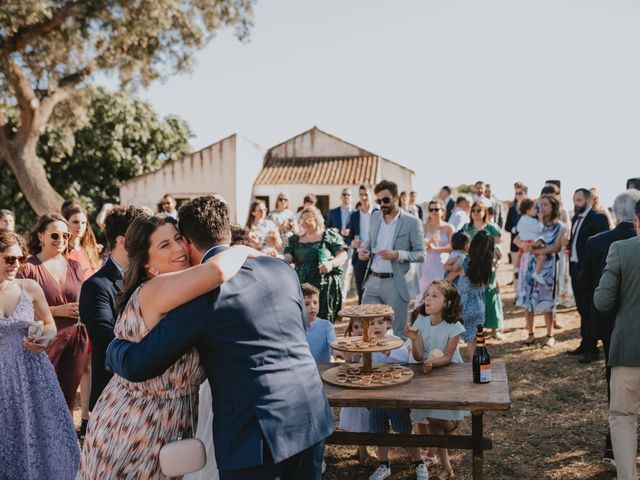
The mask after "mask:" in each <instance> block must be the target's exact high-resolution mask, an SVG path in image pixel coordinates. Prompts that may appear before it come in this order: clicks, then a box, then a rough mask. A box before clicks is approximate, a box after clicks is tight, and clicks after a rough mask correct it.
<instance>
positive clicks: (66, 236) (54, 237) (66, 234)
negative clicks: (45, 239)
mask: <svg viewBox="0 0 640 480" xmlns="http://www.w3.org/2000/svg"><path fill="white" fill-rule="evenodd" d="M60 236H62V238H63V239H64V240H69V239H70V238H71V234H70V233H69V232H62V233H58V232H53V233H51V234H50V235H49V237H50V238H51V240H53V241H54V242H55V241H56V240H58V239H59V238H60Z"/></svg>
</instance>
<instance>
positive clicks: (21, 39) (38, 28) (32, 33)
mask: <svg viewBox="0 0 640 480" xmlns="http://www.w3.org/2000/svg"><path fill="white" fill-rule="evenodd" d="M82 3H83V2H82V1H81V0H76V1H71V2H69V3H66V4H64V5H63V6H62V7H60V8H59V9H57V10H54V11H53V12H52V15H51V16H50V17H49V18H48V19H47V20H46V21H43V22H41V23H37V24H35V25H30V26H28V27H23V28H20V29H18V31H17V32H16V33H15V34H14V35H12V36H10V37H8V38H6V39H0V48H1V49H2V50H4V51H5V52H6V53H7V54H8V53H13V52H18V51H20V50H22V49H24V48H25V47H26V46H27V45H29V44H30V43H31V42H32V41H33V40H34V39H36V38H38V37H41V36H43V35H46V34H48V33H50V32H52V31H53V30H55V29H56V28H58V27H59V26H60V25H62V23H64V21H65V20H66V19H67V18H69V17H70V16H71V13H72V10H73V9H74V7H76V6H78V5H82Z"/></svg>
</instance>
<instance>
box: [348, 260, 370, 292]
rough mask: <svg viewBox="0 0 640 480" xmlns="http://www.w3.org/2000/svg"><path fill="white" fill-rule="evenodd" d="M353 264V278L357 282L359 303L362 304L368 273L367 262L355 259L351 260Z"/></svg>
mask: <svg viewBox="0 0 640 480" xmlns="http://www.w3.org/2000/svg"><path fill="white" fill-rule="evenodd" d="M351 262H352V263H353V277H354V278H355V280H356V290H358V303H362V297H363V295H364V276H365V275H366V273H367V265H368V263H369V262H368V261H367V260H360V259H359V258H357V257H356V258H354V259H352V260H351Z"/></svg>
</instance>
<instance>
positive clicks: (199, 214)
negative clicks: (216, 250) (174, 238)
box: [178, 195, 231, 252]
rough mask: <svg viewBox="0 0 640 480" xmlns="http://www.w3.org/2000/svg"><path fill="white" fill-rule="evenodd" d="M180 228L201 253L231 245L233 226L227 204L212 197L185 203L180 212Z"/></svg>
mask: <svg viewBox="0 0 640 480" xmlns="http://www.w3.org/2000/svg"><path fill="white" fill-rule="evenodd" d="M178 218H179V222H178V228H179V229H180V233H182V235H184V236H185V237H187V238H188V239H189V241H191V243H193V244H194V245H195V247H196V248H197V249H198V250H200V251H203V252H204V251H206V250H209V249H210V248H211V247H213V246H215V245H222V244H229V243H231V224H230V222H229V209H228V208H227V204H226V203H224V202H222V201H220V200H218V199H217V198H215V197H212V196H210V195H209V196H205V197H198V198H194V199H193V200H191V201H190V202H189V203H185V204H184V205H183V206H182V207H180V211H179V212H178Z"/></svg>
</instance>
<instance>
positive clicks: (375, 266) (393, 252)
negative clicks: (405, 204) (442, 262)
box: [358, 180, 425, 339]
mask: <svg viewBox="0 0 640 480" xmlns="http://www.w3.org/2000/svg"><path fill="white" fill-rule="evenodd" d="M374 193H375V195H376V203H377V204H378V205H379V206H380V211H378V212H374V213H373V214H372V215H371V227H370V230H369V238H368V239H363V242H364V244H363V247H362V248H360V249H359V251H358V257H359V258H360V259H361V260H367V261H368V262H369V264H368V266H367V274H366V275H365V284H364V296H363V298H362V303H383V304H386V305H390V306H391V307H392V308H393V311H394V314H395V316H394V319H393V333H394V335H396V336H398V337H401V338H403V339H404V338H405V336H404V329H405V327H406V326H407V316H408V310H409V302H410V301H411V299H412V298H414V297H415V296H416V295H417V294H418V292H419V290H420V287H419V284H418V272H417V270H416V268H415V265H414V264H416V263H422V262H424V259H425V247H424V233H423V229H422V224H421V222H420V219H419V218H417V217H414V216H413V215H411V214H409V213H407V212H405V211H403V210H402V209H401V208H400V206H399V197H398V186H397V185H396V184H395V183H394V182H391V181H388V180H382V181H381V182H380V183H378V184H377V185H376V187H375V188H374Z"/></svg>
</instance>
